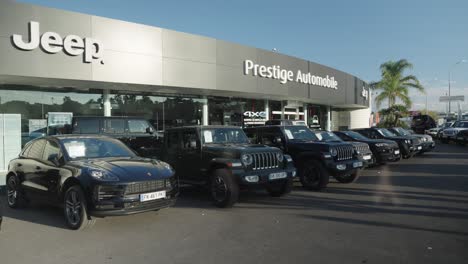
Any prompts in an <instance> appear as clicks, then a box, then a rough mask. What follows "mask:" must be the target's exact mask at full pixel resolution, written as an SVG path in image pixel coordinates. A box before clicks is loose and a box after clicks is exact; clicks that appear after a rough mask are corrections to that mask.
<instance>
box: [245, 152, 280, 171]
mask: <svg viewBox="0 0 468 264" xmlns="http://www.w3.org/2000/svg"><path fill="white" fill-rule="evenodd" d="M251 155H252V157H253V163H252V166H253V170H265V169H273V168H278V167H279V161H278V159H277V158H276V152H262V153H252V154H251Z"/></svg>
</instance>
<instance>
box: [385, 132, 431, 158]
mask: <svg viewBox="0 0 468 264" xmlns="http://www.w3.org/2000/svg"><path fill="white" fill-rule="evenodd" d="M388 130H390V131H391V132H393V133H394V134H395V135H397V136H409V137H412V139H413V140H416V141H419V144H420V145H421V150H420V151H419V153H424V152H428V151H431V150H433V149H434V148H435V142H434V140H432V137H431V136H429V135H420V134H414V133H411V131H409V130H406V129H404V128H402V127H392V128H389V129H388Z"/></svg>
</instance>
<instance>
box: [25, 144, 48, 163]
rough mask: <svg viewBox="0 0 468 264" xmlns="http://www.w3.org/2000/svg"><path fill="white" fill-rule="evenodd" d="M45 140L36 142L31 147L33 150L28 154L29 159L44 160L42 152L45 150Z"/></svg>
mask: <svg viewBox="0 0 468 264" xmlns="http://www.w3.org/2000/svg"><path fill="white" fill-rule="evenodd" d="M44 145H45V140H38V141H35V142H34V143H33V144H32V145H31V149H30V150H29V152H28V158H32V159H42V152H43V150H44Z"/></svg>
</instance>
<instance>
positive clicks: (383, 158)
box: [375, 147, 401, 163]
mask: <svg viewBox="0 0 468 264" xmlns="http://www.w3.org/2000/svg"><path fill="white" fill-rule="evenodd" d="M375 157H376V159H377V162H379V163H384V162H388V161H392V162H393V161H398V160H400V159H401V151H400V149H399V148H398V147H395V148H392V147H390V148H379V149H378V150H377V152H376V155H375Z"/></svg>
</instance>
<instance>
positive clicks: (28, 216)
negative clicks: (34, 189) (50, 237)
mask: <svg viewBox="0 0 468 264" xmlns="http://www.w3.org/2000/svg"><path fill="white" fill-rule="evenodd" d="M0 206H1V207H2V212H3V217H6V218H11V219H17V220H20V221H26V222H31V223H36V224H41V225H47V226H52V227H56V228H61V229H67V230H68V228H67V226H66V224H65V220H64V219H63V213H62V210H61V209H60V208H57V207H52V206H47V205H42V204H35V203H31V204H29V205H28V206H27V207H25V208H18V209H11V208H10V207H8V204H7V201H6V196H5V195H4V194H0Z"/></svg>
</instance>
